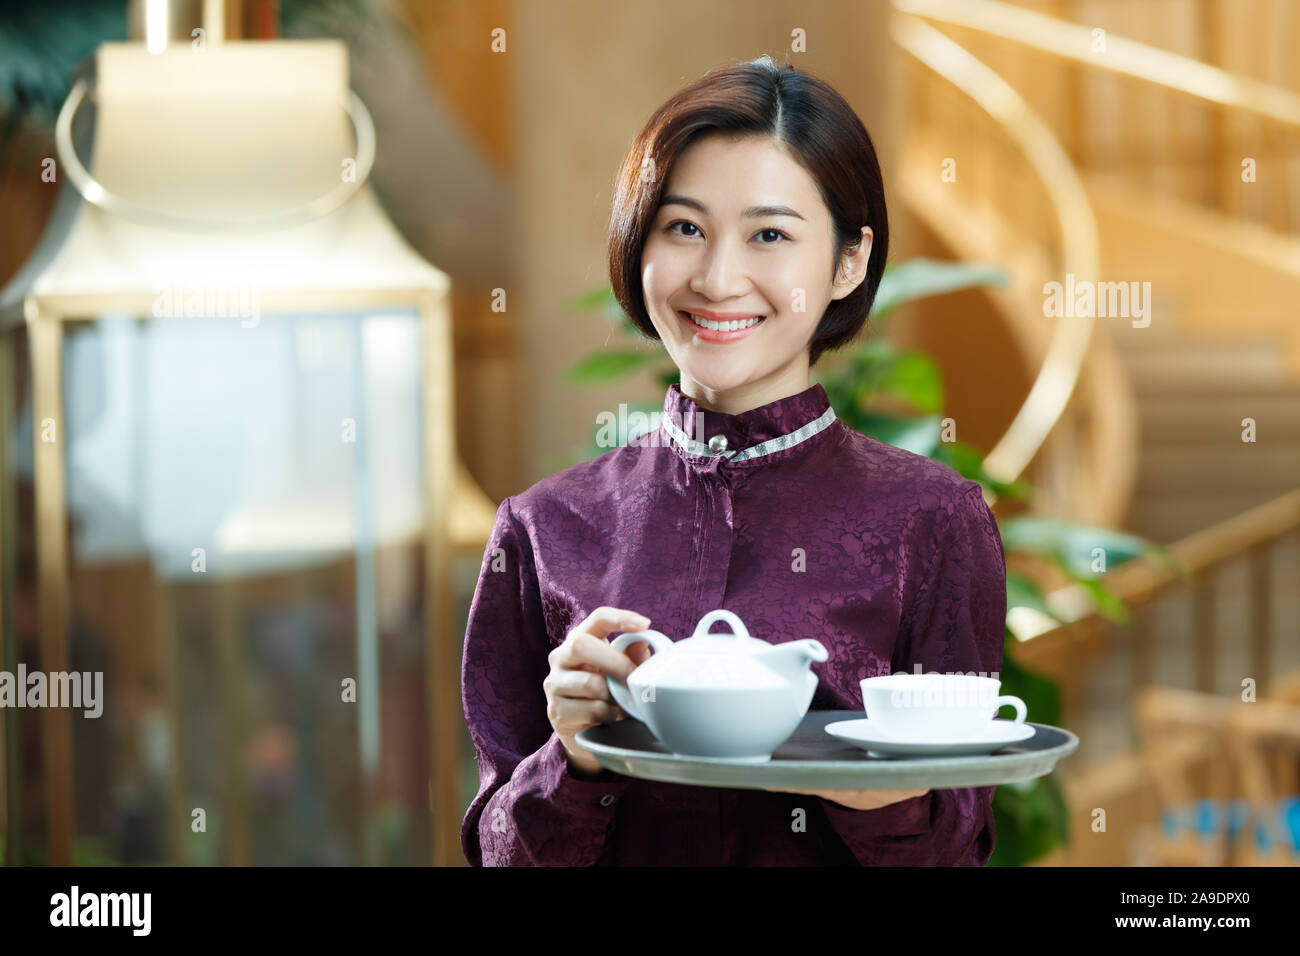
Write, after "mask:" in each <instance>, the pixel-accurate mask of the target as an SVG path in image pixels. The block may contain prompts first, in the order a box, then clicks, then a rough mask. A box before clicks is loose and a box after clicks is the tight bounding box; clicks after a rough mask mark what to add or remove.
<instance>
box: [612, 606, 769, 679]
mask: <svg viewBox="0 0 1300 956" xmlns="http://www.w3.org/2000/svg"><path fill="white" fill-rule="evenodd" d="M719 620H721V621H726V622H727V623H728V624H729V625H731V633H730V634H710V633H709V627H710V626H711V625H712V624H713V623H714V622H715V621H719ZM772 648H773V645H772V644H769V643H768V642H767V641H762V640H759V639H758V638H756V637H751V636H750V635H749V631H748V629H746V627H745V625H744V623H743V622H742V621H741V620H740V618H739V617H737V616H736V615H735V614H733V613H732V612H731V611H726V610H721V609H719V610H716V611H710V612H709V613H708V614H706V615H704V617H702V618H700V623H699V624H698V625H696V627H695V633H694V634H693V635H691V636H690V637H688V638H686V639H685V640H681V641H677V642H676V643H674V644H673V651H672V653H668V654H659V653H656V654H654V655H652V656H651V657H650V658H649V659H648V660H646V661H645V662H644V663H643V664H641V666H640V667H638V668H637V669H636V671H635V672H634V674H633V675H632V677H631V678H629V682H633V681H634V682H636V683H638V684H653V685H657V686H660V687H669V686H671V687H677V688H691V689H694V688H702V687H713V688H726V689H732V690H740V689H745V690H758V689H767V688H778V687H788V686H789V682H788V681H787V680H786V679H785V678H783V677H782V676H781V675H780V674H778V673H776V672H775V671H773V670H772V669H771V668H770V667H767V666H766V665H764V664H762V663H761V662H760V661H758V660H757V659H756V657H755V655H757V654H760V653H762V652H765V651H770V650H772Z"/></svg>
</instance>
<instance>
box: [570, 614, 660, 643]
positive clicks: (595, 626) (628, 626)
mask: <svg viewBox="0 0 1300 956" xmlns="http://www.w3.org/2000/svg"><path fill="white" fill-rule="evenodd" d="M649 626H650V619H649V618H648V617H646V616H645V615H644V614H638V613H636V612H635V611H626V610H623V609H622V608H617V607H598V608H596V610H594V611H592V612H591V613H590V614H588V615H587V616H586V618H585V619H583V621H582V623H581V624H579V625H578V626H577V627H575V628H574V630H575V631H582V632H585V633H587V634H591V635H593V636H595V637H608V636H609V635H610V634H612V633H613V632H614V631H625V632H626V631H644V630H645V629H646V628H647V627H649Z"/></svg>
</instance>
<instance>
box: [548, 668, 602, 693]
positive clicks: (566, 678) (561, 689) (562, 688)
mask: <svg viewBox="0 0 1300 956" xmlns="http://www.w3.org/2000/svg"><path fill="white" fill-rule="evenodd" d="M550 688H551V696H552V697H568V698H570V699H572V700H605V701H613V698H612V697H611V696H610V693H609V684H608V683H607V682H606V680H605V675H604V674H601V673H598V672H596V671H589V670H559V671H556V672H555V673H554V674H552V675H551V677H550Z"/></svg>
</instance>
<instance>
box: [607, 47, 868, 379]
mask: <svg viewBox="0 0 1300 956" xmlns="http://www.w3.org/2000/svg"><path fill="white" fill-rule="evenodd" d="M713 132H717V133H725V134H729V135H731V136H734V137H740V136H745V135H751V134H760V135H768V136H772V137H774V138H775V139H777V140H778V141H779V142H781V143H783V144H784V145H785V146H786V147H787V148H788V149H789V150H790V151H791V153H792V154H793V156H794V158H795V159H796V160H797V161H798V162H799V163H800V164H801V165H802V166H803V167H804V168H805V169H806V170H807V171H808V173H809V175H810V176H812V178H813V179H814V180H815V181H816V182H817V184H818V187H819V188H820V190H821V195H822V201H823V202H825V203H826V207H827V208H828V209H829V210H830V213H831V220H832V222H833V225H834V230H835V239H836V241H835V242H834V246H835V248H834V250H833V252H834V257H833V259H832V265H831V268H832V269H835V268H836V267H837V266H838V263H839V259H840V257H841V256H842V255H843V254H844V253H845V251H847V250H848V249H851V248H853V247H854V246H855V245H856V244H857V243H859V242H860V241H861V240H862V227H863V226H870V227H871V231H872V246H871V255H870V258H869V259H868V262H867V274H866V277H865V278H864V279H863V280H862V282H861V283H860V284H859V285H858V287H857V288H856V289H854V290H853V291H852V292H851V293H849V294H848V295H847V296H845V297H844V298H842V299H835V300H832V301H831V302H830V304H829V305H827V307H826V311H825V312H824V313H823V315H822V317H821V321H820V322H819V323H818V325H817V328H816V330H815V331H814V332H813V335H812V339H811V341H810V343H809V365H810V366H812V365H815V364H816V363H817V359H818V358H819V357H820V356H821V354H822V352H824V351H826V350H827V349H837V348H840V347H841V346H843V345H845V344H847V343H849V342H851V341H852V340H853V339H854V338H855V337H856V336H857V334H858V333H859V332H860V331H861V329H862V327H863V326H864V325H865V324H866V321H867V316H868V315H869V314H870V312H871V304H872V302H874V301H875V298H876V290H877V289H878V288H879V287H880V279H881V276H882V275H883V274H884V271H885V258H886V256H887V255H888V251H889V220H888V216H887V214H886V211H885V184H884V180H883V179H882V178H881V175H880V163H879V162H878V160H877V159H876V149H875V146H874V145H872V142H871V137H870V135H868V133H867V130H866V127H865V126H863V125H862V120H860V119H859V118H858V115H857V114H856V113H855V112H853V109H852V108H851V107H850V106H849V105H848V103H846V102H845V101H844V98H843V97H842V96H840V94H839V93H837V92H836V91H835V90H834V89H833V88H832V87H830V86H829V85H827V84H826V83H825V82H823V81H822V80H819V79H817V78H816V77H814V76H810V75H809V74H807V73H801V72H800V71H799V70H796V69H795V68H794V67H793V66H790V65H788V64H787V65H784V66H777V64H776V63H775V62H773V60H772V58H771V57H770V56H766V55H764V56H761V57H759V58H758V59H756V60H750V61H749V62H746V63H737V64H732V65H729V66H725V67H721V68H719V69H716V70H713V71H712V72H710V73H707V74H705V75H704V76H703V77H701V78H700V79H698V80H696V81H695V82H693V83H691V84H690V85H689V86H687V87H685V88H684V89H682V90H680V91H679V92H677V93H676V94H674V95H673V96H672V98H670V99H669V100H668V102H666V103H665V104H664V105H663V106H661V107H659V109H658V110H657V111H656V112H655V113H654V115H653V116H651V117H650V119H649V120H648V121H647V122H646V124H645V127H644V128H643V129H642V130H641V132H640V134H639V135H638V136H637V138H636V140H635V141H634V142H633V144H632V147H631V148H630V149H629V150H628V153H627V156H626V157H624V159H623V164H622V166H620V167H619V171H618V178H617V180H616V181H615V189H614V201H613V208H612V211H611V213H610V220H609V275H610V281H611V284H612V285H613V287H614V295H615V296H616V297H617V299H618V301H619V304H620V305H621V306H622V307H623V310H624V311H625V312H626V313H627V314H628V316H629V318H631V320H632V323H633V324H634V325H635V326H636V327H637V328H638V329H640V330H641V332H643V333H644V334H645V335H647V336H649V337H650V338H652V339H658V338H659V334H658V333H657V332H656V331H655V328H654V325H653V323H652V322H651V321H650V316H649V315H648V314H647V312H646V307H645V295H644V292H643V290H642V288H641V254H642V250H643V249H644V247H645V241H646V236H647V235H648V233H649V231H650V228H651V225H652V224H653V222H654V218H655V214H656V213H657V212H658V209H659V203H660V199H661V197H662V196H663V191H664V187H665V185H666V183H667V181H668V174H669V171H670V170H671V169H672V166H673V164H674V163H675V162H676V161H677V158H678V157H679V156H680V155H681V154H682V152H683V151H684V150H685V149H686V147H687V146H689V145H690V144H691V143H692V142H694V141H695V140H696V139H697V138H698V137H700V136H702V135H704V134H706V133H713ZM647 167H648V168H649V169H650V170H652V171H653V172H654V175H650V176H646V175H643V173H642V169H643V168H647Z"/></svg>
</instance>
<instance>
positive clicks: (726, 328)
mask: <svg viewBox="0 0 1300 956" xmlns="http://www.w3.org/2000/svg"><path fill="white" fill-rule="evenodd" d="M677 314H678V315H679V316H681V317H682V318H683V319H685V320H686V321H687V322H689V323H691V324H692V325H694V326H695V327H696V328H699V329H705V330H707V331H709V332H743V331H745V330H746V329H752V328H753V327H754V326H756V325H759V324H761V323H762V322H763V320H764V319H765V318H766V316H762V315H757V316H753V317H751V318H748V319H732V320H730V321H727V322H715V321H713V320H712V319H706V318H704V317H702V316H697V315H692V314H691V313H690V312H685V311H680V310H679V311H678V313H677Z"/></svg>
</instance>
